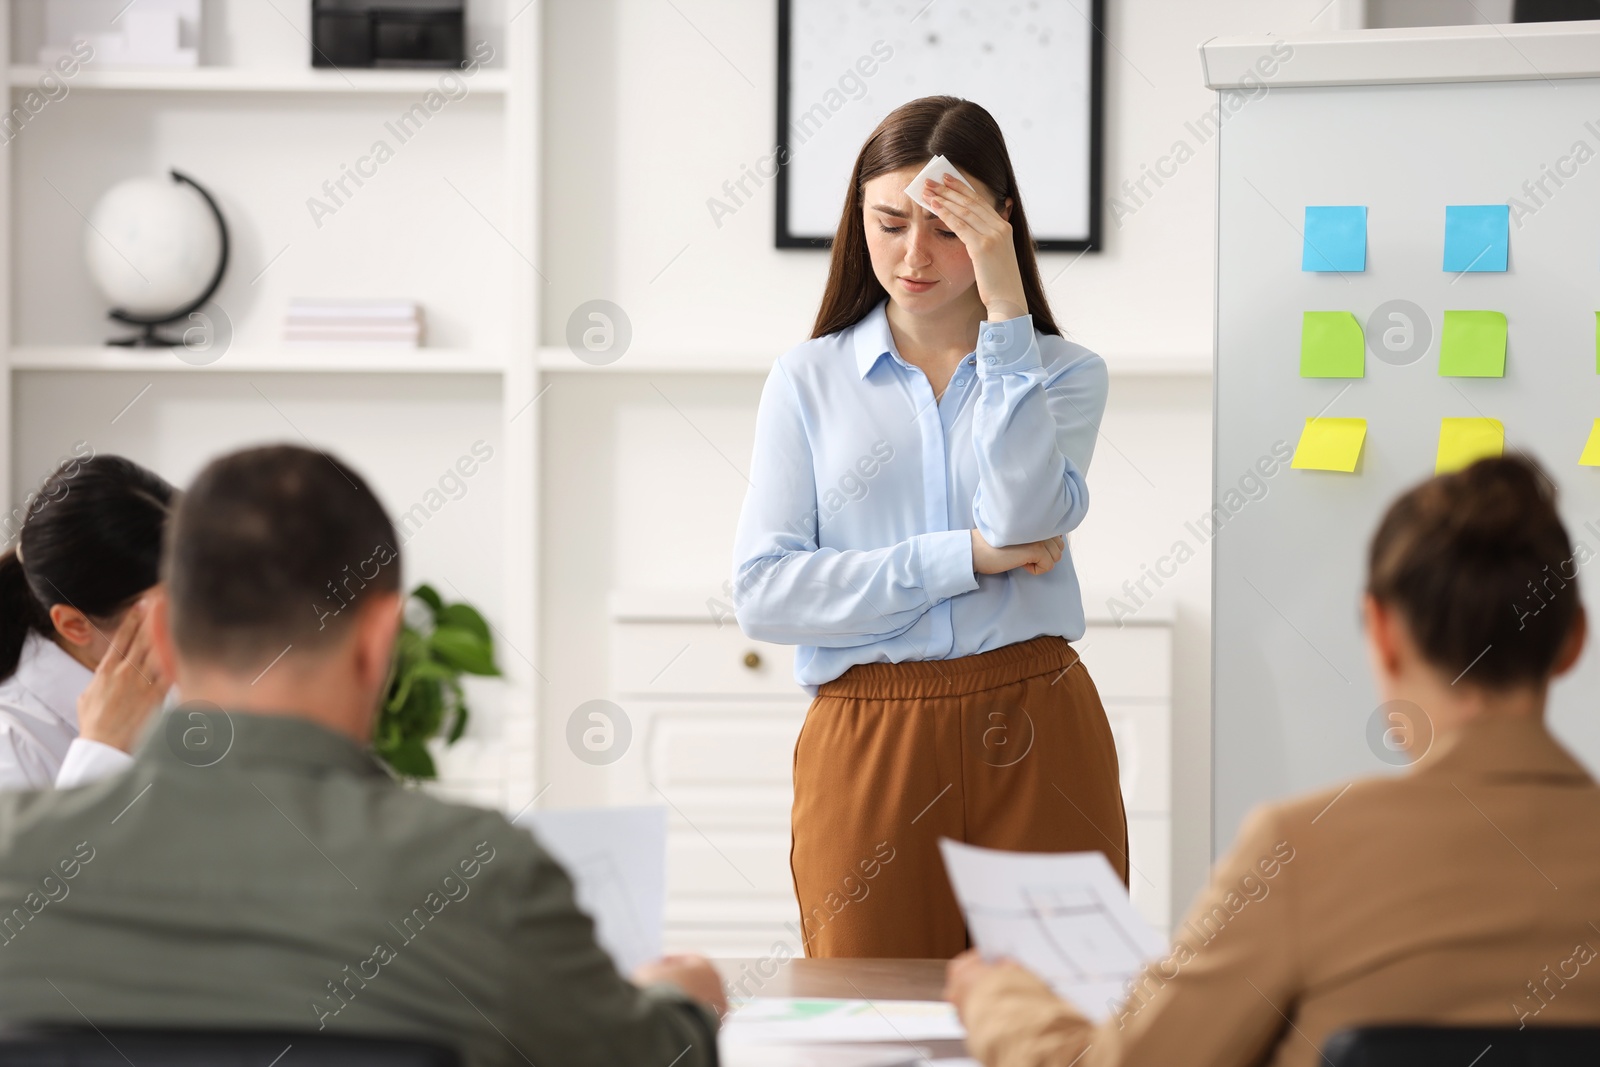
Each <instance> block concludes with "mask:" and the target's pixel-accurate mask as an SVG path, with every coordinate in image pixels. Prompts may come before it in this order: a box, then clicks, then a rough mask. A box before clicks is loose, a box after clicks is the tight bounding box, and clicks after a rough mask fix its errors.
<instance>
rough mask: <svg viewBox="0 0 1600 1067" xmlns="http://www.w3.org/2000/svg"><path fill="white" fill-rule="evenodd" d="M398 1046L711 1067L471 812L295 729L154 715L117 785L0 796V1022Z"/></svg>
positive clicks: (516, 834)
mask: <svg viewBox="0 0 1600 1067" xmlns="http://www.w3.org/2000/svg"><path fill="white" fill-rule="evenodd" d="M86 1021H87V1022H88V1023H89V1024H92V1025H94V1026H99V1027H105V1026H111V1025H137V1026H161V1025H176V1026H205V1027H216V1026H231V1025H238V1026H254V1027H290V1028H296V1029H307V1030H313V1031H314V1030H319V1029H320V1030H322V1031H323V1032H325V1033H331V1034H360V1033H369V1034H378V1035H384V1036H403V1035H415V1036H417V1037H420V1038H425V1039H429V1040H432V1041H436V1042H439V1043H442V1044H447V1045H452V1046H454V1047H456V1048H458V1049H459V1050H460V1051H461V1054H462V1057H463V1060H464V1061H465V1063H466V1064H468V1065H471V1067H480V1065H481V1067H488V1065H491V1064H493V1065H502V1064H503V1065H516V1067H522V1065H524V1064H537V1065H538V1067H549V1065H560V1067H582V1065H589V1064H593V1065H597V1067H599V1065H604V1067H617V1065H631V1064H638V1065H641V1067H668V1065H673V1067H698V1065H702V1064H714V1063H715V1062H716V1048H715V1041H716V1038H715V1033H716V1026H717V1022H716V1017H715V1015H714V1013H712V1012H711V1011H709V1009H706V1008H704V1007H702V1006H700V1005H698V1004H695V1003H694V1002H692V1001H690V1000H688V999H687V998H686V997H685V996H684V995H683V994H682V993H680V992H679V991H677V990H676V989H675V988H674V987H671V986H666V985H661V986H652V987H650V988H648V989H640V988H638V987H636V986H634V985H633V984H632V983H630V982H628V981H627V980H626V979H624V978H623V977H622V976H621V975H619V974H618V973H617V970H616V968H615V966H614V965H613V964H612V962H611V960H610V958H609V957H608V956H607V955H606V954H605V953H604V952H603V951H602V950H601V949H600V947H599V946H598V944H596V942H595V938H594V929H593V924H592V923H591V921H590V920H589V918H588V917H587V916H585V915H584V914H583V913H582V912H580V911H579V910H578V908H577V906H576V905H575V904H574V902H573V889H572V883H571V881H570V880H569V879H568V877H567V875H566V873H565V872H564V871H563V870H562V869H561V867H560V866H559V865H558V864H557V863H556V862H555V861H554V860H553V859H552V858H551V857H550V855H549V854H548V853H546V852H545V851H544V849H543V848H541V847H540V846H539V844H538V843H537V842H536V841H535V840H534V839H533V837H532V836H531V835H530V834H529V833H528V832H527V831H525V830H522V829H520V828H518V827H516V826H513V825H511V824H510V823H509V822H507V821H506V819H505V818H504V817H503V816H501V815H499V814H497V813H495V812H492V811H487V810H483V809H480V808H473V807H468V806H465V805H460V804H449V803H445V802H444V801H441V800H438V799H436V798H434V797H431V796H429V795H427V794H425V793H422V792H419V791H417V790H414V789H409V788H406V787H404V786H402V785H400V784H399V783H398V782H396V781H395V780H394V779H393V778H392V777H391V776H390V775H389V773H388V772H387V771H386V770H385V768H384V767H383V766H382V765H381V764H380V763H378V761H377V760H376V759H375V758H374V757H373V756H372V755H371V754H370V752H368V751H366V750H364V749H363V748H361V747H360V746H358V745H356V744H355V743H353V742H352V741H350V740H349V739H348V738H346V737H343V736H341V735H339V734H336V733H333V732H331V731H329V730H327V729H324V728H323V727H321V726H318V725H316V724H315V723H312V722H310V721H309V720H306V719H300V718H289V717H280V716H264V715H248V714H238V713H234V714H231V715H230V714H224V713H222V712H212V713H197V712H194V711H192V710H190V709H187V708H180V709H178V710H176V711H173V712H169V713H167V715H166V716H165V717H164V718H163V719H162V720H161V721H160V722H158V723H156V724H154V726H153V727H152V729H151V730H150V731H149V733H148V734H147V735H146V737H145V738H144V741H143V743H142V745H141V746H140V748H139V750H138V752H137V753H136V754H135V759H134V762H133V764H132V766H131V767H130V768H129V769H128V770H127V771H125V772H123V773H121V774H118V775H115V776H113V777H111V778H108V779H105V780H102V781H100V782H97V783H95V784H93V785H89V786H85V787H83V788H81V789H72V790H66V791H61V792H50V793H13V794H8V795H4V796H0V1022H3V1023H29V1022H36V1023H66V1024H72V1025H78V1026H82V1025H84V1024H85V1022H86Z"/></svg>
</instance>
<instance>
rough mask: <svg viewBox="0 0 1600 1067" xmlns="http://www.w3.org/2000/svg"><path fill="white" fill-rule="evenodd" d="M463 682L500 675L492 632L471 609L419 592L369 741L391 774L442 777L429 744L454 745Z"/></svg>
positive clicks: (462, 713)
mask: <svg viewBox="0 0 1600 1067" xmlns="http://www.w3.org/2000/svg"><path fill="white" fill-rule="evenodd" d="M464 674H477V675H486V676H498V675H499V674H500V668H499V667H498V666H497V665H496V664H495V658H494V638H493V637H492V636H491V635H490V633H489V624H488V623H487V622H485V621H484V618H483V616H482V615H481V614H479V613H478V609H477V608H474V607H473V606H472V605H471V604H466V603H460V602H458V603H453V604H446V603H445V602H444V600H443V599H442V598H441V597H440V596H439V594H438V592H436V591H435V590H434V588H433V587H432V586H430V585H426V584H424V585H419V586H417V587H416V588H415V589H413V590H412V591H411V596H410V597H409V598H408V599H407V602H406V612H405V616H404V618H403V620H402V622H401V626H400V633H399V636H398V637H397V638H396V640H395V650H394V662H393V664H391V666H390V668H389V684H388V686H387V687H386V688H385V690H384V698H383V707H382V710H381V711H380V713H379V715H378V726H377V730H376V731H375V736H374V738H373V749H374V750H375V751H376V752H377V754H378V756H379V757H380V758H381V759H382V760H383V761H384V762H385V763H387V764H388V765H389V766H390V767H392V768H394V771H395V773H396V774H398V775H400V776H401V777H403V778H413V779H432V778H437V777H438V776H439V772H438V770H437V768H435V767H434V765H433V756H432V755H430V754H429V752H428V746H427V743H428V741H430V740H432V739H433V738H435V737H438V736H439V735H440V734H443V735H444V739H445V744H447V745H453V744H455V743H456V742H457V741H458V740H460V739H461V734H462V733H463V732H464V731H465V730H466V728H467V718H468V716H469V715H470V714H471V712H470V709H468V707H467V703H466V698H465V695H464V694H463V692H462V687H461V676H462V675H464ZM447 724H448V726H447Z"/></svg>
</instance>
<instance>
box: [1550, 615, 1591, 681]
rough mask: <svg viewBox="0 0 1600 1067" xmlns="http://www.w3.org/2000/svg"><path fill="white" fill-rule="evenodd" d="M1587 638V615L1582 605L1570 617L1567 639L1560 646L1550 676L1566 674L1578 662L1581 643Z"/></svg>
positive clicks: (1581, 652)
mask: <svg viewBox="0 0 1600 1067" xmlns="http://www.w3.org/2000/svg"><path fill="white" fill-rule="evenodd" d="M1588 636H1589V615H1588V613H1587V612H1585V611H1584V610H1583V605H1582V604H1579V605H1578V613H1577V614H1576V615H1574V616H1573V617H1572V629H1570V630H1568V631H1567V639H1566V641H1564V642H1563V643H1562V645H1561V654H1560V655H1558V656H1557V657H1556V665H1555V669H1554V670H1553V671H1551V672H1550V673H1551V675H1552V676H1559V675H1563V674H1566V673H1567V672H1568V671H1570V670H1571V669H1572V667H1573V664H1575V663H1577V662H1578V657H1579V656H1581V655H1583V642H1584V640H1585V639H1586V638H1587V637H1588Z"/></svg>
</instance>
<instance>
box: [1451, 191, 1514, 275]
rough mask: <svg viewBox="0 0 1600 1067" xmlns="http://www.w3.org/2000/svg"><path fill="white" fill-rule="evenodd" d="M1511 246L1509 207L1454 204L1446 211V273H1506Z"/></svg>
mask: <svg viewBox="0 0 1600 1067" xmlns="http://www.w3.org/2000/svg"><path fill="white" fill-rule="evenodd" d="M1510 244H1511V205H1510V204H1451V205H1449V206H1447V207H1446V208H1445V209H1444V269H1445V270H1452V271H1456V272H1458V273H1465V272H1467V271H1473V272H1477V271H1485V270H1488V271H1500V270H1505V269H1506V255H1507V251H1508V249H1509V248H1510Z"/></svg>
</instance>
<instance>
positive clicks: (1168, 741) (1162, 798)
mask: <svg viewBox="0 0 1600 1067" xmlns="http://www.w3.org/2000/svg"><path fill="white" fill-rule="evenodd" d="M1104 703H1105V708H1106V718H1107V719H1108V720H1109V721H1110V723H1111V735H1112V736H1113V737H1114V738H1116V742H1117V770H1118V773H1119V775H1120V777H1121V785H1122V802H1123V804H1125V805H1126V806H1127V809H1128V814H1129V815H1166V814H1167V813H1168V811H1169V810H1170V809H1171V806H1172V722H1171V718H1172V717H1171V713H1170V710H1169V709H1168V706H1167V705H1165V704H1125V703H1119V702H1118V701H1114V700H1106V701H1105V702H1104Z"/></svg>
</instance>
